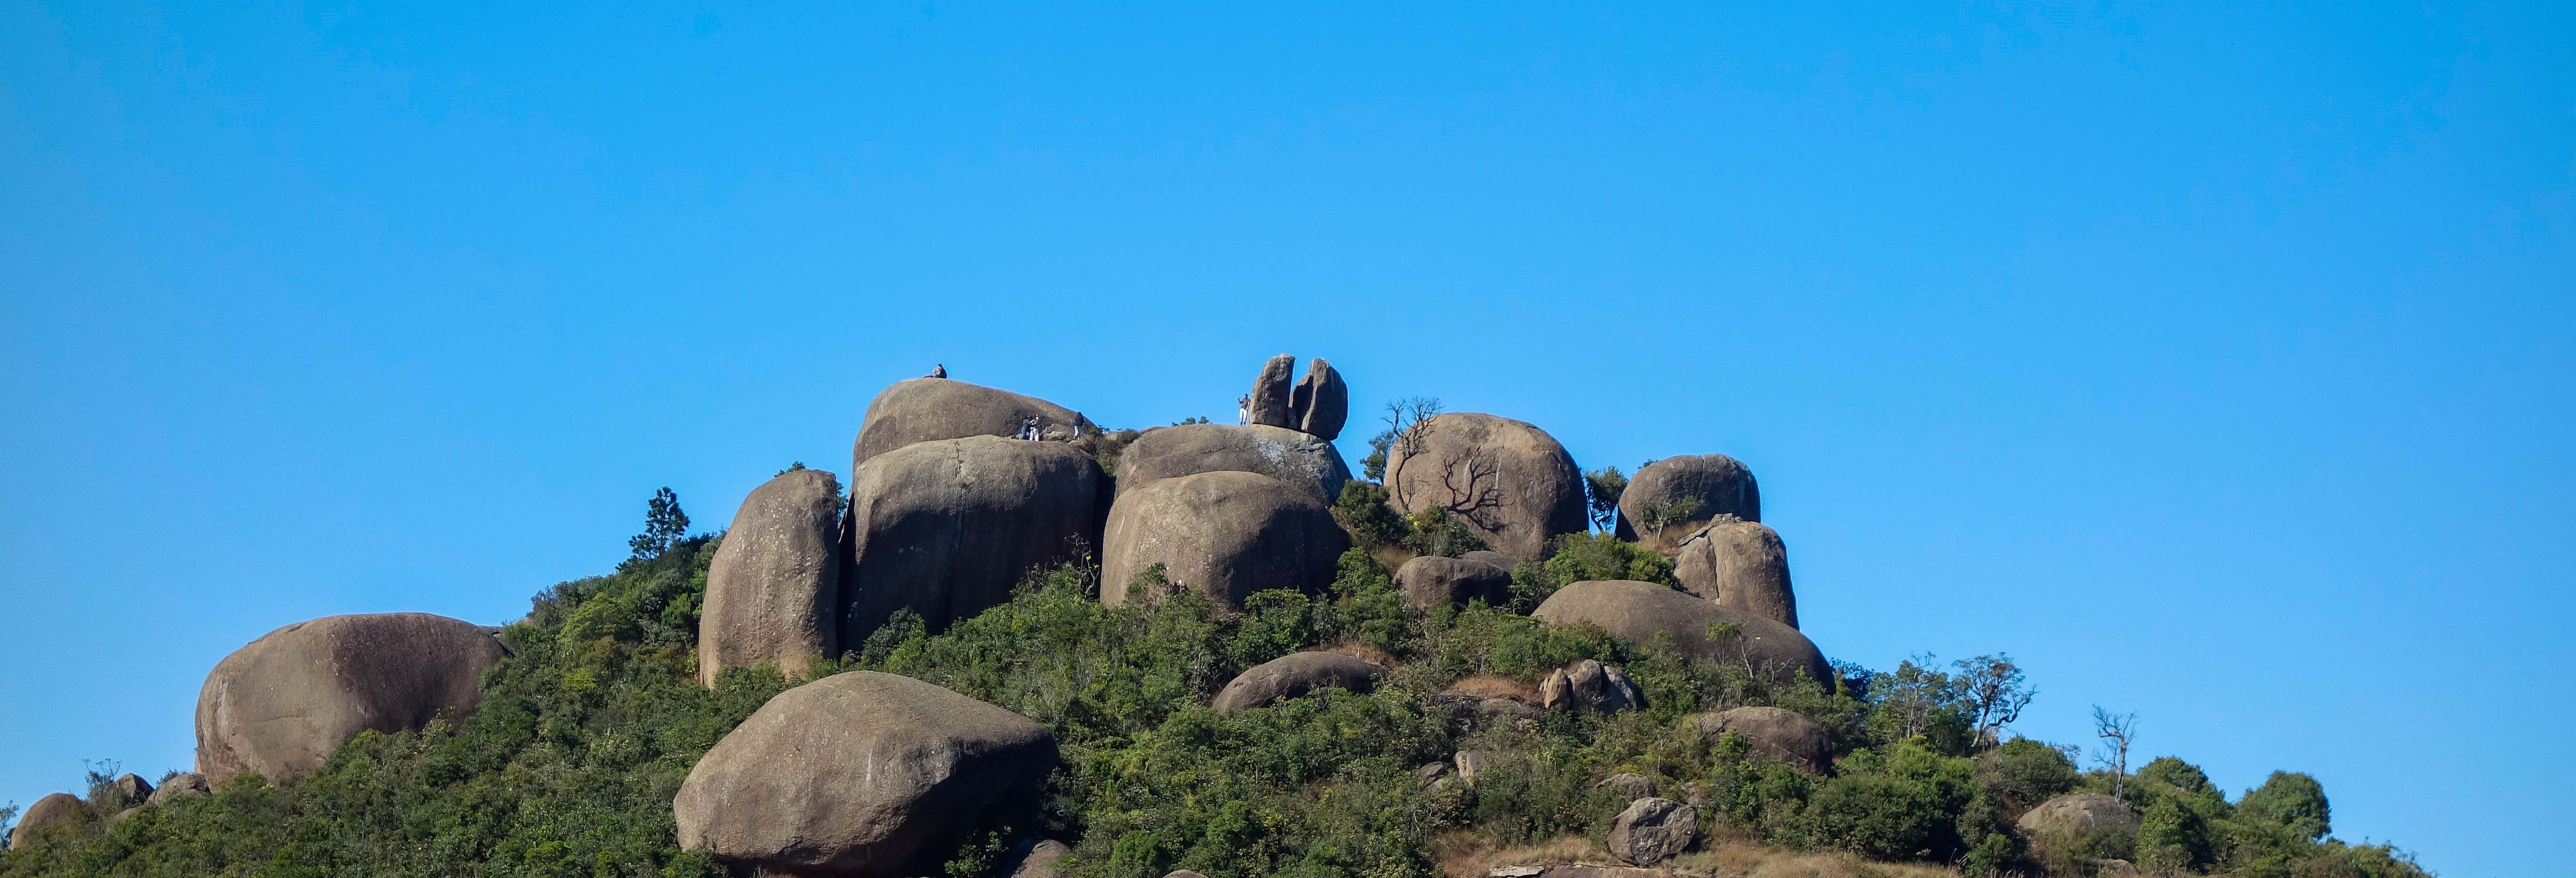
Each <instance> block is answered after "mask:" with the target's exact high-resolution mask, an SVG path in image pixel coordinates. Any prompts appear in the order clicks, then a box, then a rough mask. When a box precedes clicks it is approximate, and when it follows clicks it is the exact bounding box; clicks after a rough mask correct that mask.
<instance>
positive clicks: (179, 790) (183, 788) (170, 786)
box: [144, 771, 215, 805]
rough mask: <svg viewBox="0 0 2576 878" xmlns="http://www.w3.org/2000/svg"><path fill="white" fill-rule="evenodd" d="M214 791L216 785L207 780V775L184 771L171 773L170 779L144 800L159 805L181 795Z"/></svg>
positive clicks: (203, 793)
mask: <svg viewBox="0 0 2576 878" xmlns="http://www.w3.org/2000/svg"><path fill="white" fill-rule="evenodd" d="M214 791H215V786H214V785H213V784H210V783H207V782H206V776H205V775H202V774H198V773H196V772H193V771H182V772H179V773H178V774H174V775H171V776H170V779H169V780H165V781H162V782H161V787H160V788H159V789H156V790H153V791H152V795H151V797H149V798H146V799H144V801H145V802H147V803H150V804H154V805H158V804H161V803H163V802H167V801H170V800H171V799H176V798H178V797H180V796H202V795H206V794H208V793H212V792H214Z"/></svg>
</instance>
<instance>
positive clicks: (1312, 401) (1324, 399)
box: [1288, 357, 1351, 442]
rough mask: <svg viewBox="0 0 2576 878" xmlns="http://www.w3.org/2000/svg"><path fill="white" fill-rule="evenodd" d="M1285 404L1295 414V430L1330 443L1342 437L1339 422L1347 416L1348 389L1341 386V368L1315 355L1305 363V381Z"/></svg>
mask: <svg viewBox="0 0 2576 878" xmlns="http://www.w3.org/2000/svg"><path fill="white" fill-rule="evenodd" d="M1288 406H1289V408H1291V409H1293V410H1294V411H1295V413H1296V416H1297V429H1299V430H1303V431H1305V432H1307V433H1311V434H1314V435H1315V436H1317V437H1320V438H1322V439H1323V440H1324V441H1327V442H1330V441H1332V440H1334V439H1338V438H1341V435H1342V423H1343V422H1344V421H1346V420H1348V419H1349V418H1350V412H1351V391H1350V388H1348V387H1346V386H1343V384H1342V373H1341V372H1340V370H1337V369H1334V368H1333V364H1331V363H1327V362H1324V358H1322V357H1316V358H1315V359H1314V360H1313V361H1311V362H1308V363H1307V364H1306V380H1304V381H1300V382H1298V383H1297V389H1296V391H1295V392H1294V393H1293V394H1292V395H1291V396H1290V399H1289V401H1288Z"/></svg>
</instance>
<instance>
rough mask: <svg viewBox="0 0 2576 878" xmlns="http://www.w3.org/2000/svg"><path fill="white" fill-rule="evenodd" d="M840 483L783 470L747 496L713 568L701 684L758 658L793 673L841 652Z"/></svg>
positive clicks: (703, 627)
mask: <svg viewBox="0 0 2576 878" xmlns="http://www.w3.org/2000/svg"><path fill="white" fill-rule="evenodd" d="M840 550H841V482H840V480H839V479H837V478H834V477H833V475H832V474H831V473H828V472H824V471H822V470H818V469H802V470H792V471H789V472H786V473H781V474H780V475H779V476H778V477H777V478H774V479H770V480H769V482H768V483H767V484H763V485H761V486H760V487H758V488H754V489H752V491H751V496H748V497H745V498H743V501H742V508H741V509H740V510H738V511H736V512H735V513H734V515H733V527H732V528H730V529H728V530H726V531H725V537H724V543H723V544H721V545H719V546H717V547H716V557H715V562H714V563H713V564H711V565H709V567H708V568H707V596H706V604H705V606H704V607H703V608H702V609H701V610H700V615H699V617H698V681H699V682H701V683H704V684H706V685H708V686H714V685H715V683H716V674H717V673H718V672H720V671H723V670H724V669H726V668H748V667H751V666H753V665H756V664H760V663H762V662H768V663H770V664H772V665H775V666H777V668H778V670H779V671H781V672H783V673H786V674H788V675H790V676H795V675H801V674H804V673H806V672H807V671H808V670H809V669H811V668H812V667H813V663H814V662H815V661H817V660H820V659H825V658H831V657H834V656H838V655H840V653H841V630H840V629H841V558H840Z"/></svg>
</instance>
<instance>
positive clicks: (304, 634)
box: [197, 613, 504, 783]
mask: <svg viewBox="0 0 2576 878" xmlns="http://www.w3.org/2000/svg"><path fill="white" fill-rule="evenodd" d="M503 652H504V650H503V649H502V647H501V642H500V641H498V640H494V639H493V638H492V634H491V631H490V629H486V628H481V627H478V626H475V625H473V624H471V623H467V622H464V621H460V620H456V619H450V618H447V617H445V616H433V615H430V614H428V613H376V614H370V615H356V616H327V617H324V618H320V619H315V620H312V621H310V622H297V623H295V624H293V625H288V626H286V627H284V628H280V629H277V630H275V631H271V632H269V633H267V634H265V635H262V636H261V637H260V638H259V639H258V640H253V641H251V642H250V644H249V645H248V646H244V647H242V648H241V649H239V650H235V651H234V652H233V654H231V655H228V656H225V657H224V660H223V661H221V662H217V663H216V664H215V670H214V672H213V673H210V674H207V675H206V685H205V687H204V688H203V689H201V690H199V691H198V693H197V771H198V773H200V774H203V775H205V776H206V777H207V778H208V779H209V780H210V781H212V782H214V783H221V782H222V781H223V780H224V779H225V778H228V777H231V776H233V775H235V774H238V773H241V772H244V771H256V772H259V773H260V774H261V775H263V776H265V777H267V778H268V779H269V780H271V781H279V780H284V779H287V778H290V777H295V776H297V775H301V774H303V773H305V772H307V771H311V770H313V769H315V768H318V767H320V766H321V765H322V763H323V761H324V760H327V759H329V758H331V752H332V751H334V750H337V749H339V748H340V745H341V744H342V743H344V742H346V741H348V740H349V739H350V738H353V737H356V736H357V734H358V733H359V732H363V731H366V730H369V729H374V730H376V731H379V732H402V731H410V730H413V729H418V728H420V727H422V726H426V725H428V724H429V721H430V720H433V719H436V718H438V717H440V716H447V717H449V718H451V719H453V718H462V717H464V716H467V715H469V714H472V713H473V712H474V709H475V708H476V707H478V706H480V705H481V704H482V700H483V699H482V694H481V693H480V692H479V691H478V690H477V688H476V687H477V686H478V684H480V683H481V681H482V679H483V671H484V669H486V668H489V667H491V666H492V665H493V663H495V662H498V661H500V660H501V656H502V654H503Z"/></svg>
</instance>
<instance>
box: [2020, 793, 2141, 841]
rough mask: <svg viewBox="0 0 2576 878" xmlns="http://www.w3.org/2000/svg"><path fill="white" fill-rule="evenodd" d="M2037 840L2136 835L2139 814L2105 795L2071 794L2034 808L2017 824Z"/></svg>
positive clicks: (2022, 816)
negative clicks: (2110, 833)
mask: <svg viewBox="0 0 2576 878" xmlns="http://www.w3.org/2000/svg"><path fill="white" fill-rule="evenodd" d="M2014 825H2016V826H2019V827H2021V829H2022V831H2023V832H2024V833H2027V834H2029V835H2030V836H2031V837H2033V838H2035V839H2036V838H2043V837H2045V836H2050V835H2056V836H2060V837H2068V838H2071V837H2075V836H2080V835H2082V834H2085V833H2088V832H2092V831H2095V830H2111V831H2117V832H2128V833H2136V832H2137V831H2138V812H2137V811H2134V810H2131V809H2130V808H2129V806H2128V803H2125V802H2122V801H2120V800H2118V799H2114V798H2112V797H2110V796H2105V795H2103V794H2101V793H2068V794H2066V795H2063V796H2058V797H2056V798H2054V799H2050V800H2048V801H2045V802H2041V803H2039V807H2036V808H2032V809H2030V810H2029V811H2028V812H2025V813H2023V814H2022V815H2021V819H2020V820H2017V821H2014Z"/></svg>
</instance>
